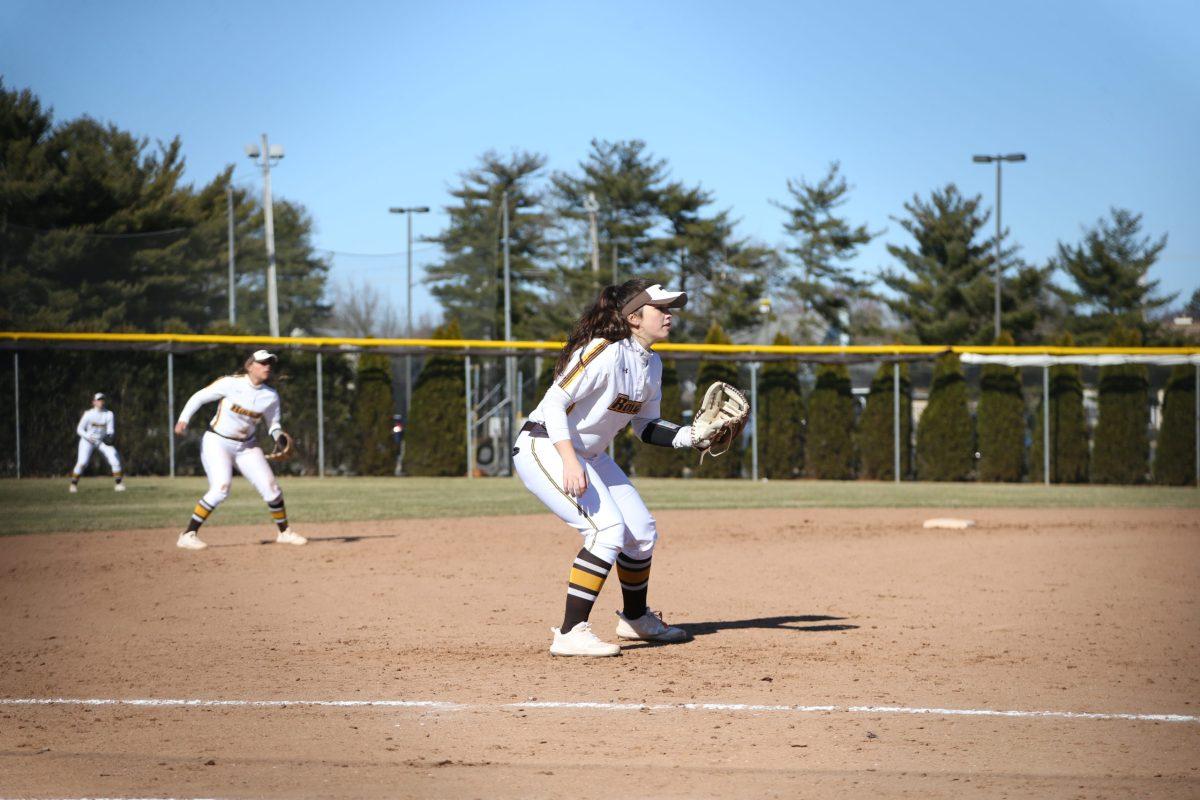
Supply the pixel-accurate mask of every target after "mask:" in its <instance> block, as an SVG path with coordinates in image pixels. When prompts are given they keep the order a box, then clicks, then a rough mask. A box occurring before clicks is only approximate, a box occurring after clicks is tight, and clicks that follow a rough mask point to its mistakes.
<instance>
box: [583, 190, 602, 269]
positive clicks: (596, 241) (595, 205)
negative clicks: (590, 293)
mask: <svg viewBox="0 0 1200 800" xmlns="http://www.w3.org/2000/svg"><path fill="white" fill-rule="evenodd" d="M583 207H584V209H586V210H587V212H588V217H589V218H590V220H591V223H590V224H591V237H592V275H593V276H595V278H596V283H600V235H599V232H598V231H597V230H596V212H597V211H599V210H600V203H599V202H598V201H597V200H596V193H595V192H588V196H587V199H586V200H584V202H583Z"/></svg>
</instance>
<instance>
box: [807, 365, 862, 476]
mask: <svg viewBox="0 0 1200 800" xmlns="http://www.w3.org/2000/svg"><path fill="white" fill-rule="evenodd" d="M805 450H806V452H805V472H806V474H808V475H809V476H810V477H813V478H821V479H824V480H849V479H851V478H853V477H854V395H853V394H852V393H851V391H850V371H849V370H848V369H847V368H846V366H845V365H844V364H822V365H821V367H820V368H819V369H818V370H817V383H816V385H815V386H814V387H813V391H812V394H811V395H810V396H809V398H808V430H807V438H806V442H805Z"/></svg>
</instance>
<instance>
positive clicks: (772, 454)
mask: <svg viewBox="0 0 1200 800" xmlns="http://www.w3.org/2000/svg"><path fill="white" fill-rule="evenodd" d="M791 343H792V342H791V340H790V339H789V338H788V337H787V336H785V335H783V334H782V333H781V334H779V335H778V336H776V337H775V344H777V345H790V344H791ZM761 375H762V377H761V379H760V380H759V384H758V408H756V409H753V413H754V417H755V420H756V424H757V426H758V474H759V475H761V476H762V477H764V478H772V479H780V478H798V477H800V476H801V475H802V474H804V396H803V395H802V394H801V392H800V380H799V378H798V377H797V375H796V363H795V362H794V361H768V362H767V363H766V364H765V365H764V367H763V369H762V373H761Z"/></svg>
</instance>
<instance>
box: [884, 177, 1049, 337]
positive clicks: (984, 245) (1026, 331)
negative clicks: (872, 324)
mask: <svg viewBox="0 0 1200 800" xmlns="http://www.w3.org/2000/svg"><path fill="white" fill-rule="evenodd" d="M980 203H981V198H980V197H979V195H976V196H975V197H971V198H967V197H963V196H962V195H961V194H960V193H959V191H958V188H957V187H956V186H955V185H954V184H949V185H947V186H946V187H945V188H944V189H941V190H936V191H934V192H933V193H932V194H931V195H930V198H929V201H928V202H926V201H924V200H921V199H920V198H919V197H915V196H914V197H913V199H912V201H911V202H909V203H905V205H904V209H905V210H906V211H907V212H908V215H909V216H908V218H906V219H897V220H896V221H897V222H899V223H900V225H901V227H903V228H904V229H905V230H906V231H908V232H909V233H910V234H912V236H913V238H915V239H916V242H917V246H916V249H912V248H909V247H898V246H896V245H888V252H889V253H891V254H892V256H893V257H895V258H896V259H897V260H898V261H899V262H900V266H901V267H903V268H904V270H905V272H903V273H902V272H892V271H885V272H884V273H882V274H881V275H880V278H881V279H882V280H883V282H884V283H885V284H887V286H888V287H889V288H891V289H892V290H893V291H894V292H895V293H896V298H895V299H893V300H888V301H887V303H888V305H889V306H891V308H892V311H894V312H895V313H896V314H897V315H898V316H899V317H900V318H901V319H902V320H904V321H905V322H907V323H908V324H909V325H910V326H912V329H913V331H914V332H915V333H916V335H917V338H918V339H919V340H920V341H921V342H922V343H923V344H967V343H983V342H987V341H990V340H991V339H992V336H993V335H994V330H995V321H994V319H995V318H994V308H995V306H994V293H995V283H994V277H993V275H994V270H995V260H996V257H995V240H994V239H992V238H987V237H986V235H985V234H984V229H985V227H986V225H987V221H988V215H987V214H986V213H985V212H983V211H982V210H981V209H980ZM981 237H983V238H981ZM1000 258H1001V262H1000V263H1001V266H1002V271H1003V273H1006V277H1005V278H1004V281H1003V283H1002V284H1001V304H1000V309H1001V317H1000V319H1001V325H1002V326H1003V327H1004V329H1006V330H1010V331H1013V332H1014V333H1015V336H1016V338H1017V339H1018V340H1019V341H1026V340H1028V339H1029V338H1030V337H1031V336H1032V334H1033V331H1034V328H1035V326H1036V324H1037V321H1038V319H1039V318H1040V317H1042V316H1045V312H1047V311H1048V309H1049V307H1050V303H1051V301H1052V297H1051V294H1050V291H1049V274H1050V267H1045V268H1037V267H1032V266H1028V265H1023V264H1021V263H1020V262H1019V260H1018V259H1017V258H1016V249H1015V248H1014V247H1011V246H1008V247H1005V246H1004V245H1003V239H1002V245H1001V254H1000ZM906 273H907V274H906Z"/></svg>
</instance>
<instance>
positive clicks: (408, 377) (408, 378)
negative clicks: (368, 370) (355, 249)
mask: <svg viewBox="0 0 1200 800" xmlns="http://www.w3.org/2000/svg"><path fill="white" fill-rule="evenodd" d="M388 211H389V212H390V213H392V214H404V215H405V216H406V217H407V218H408V280H407V281H406V283H407V288H406V293H405V300H404V317H405V319H404V335H405V337H407V338H409V339H411V338H412V333H413V326H412V287H413V279H412V215H413V214H428V213H429V206H409V207H407V208H389V209H388ZM411 407H412V356H411V355H409V356H405V357H404V417H405V419H406V420H407V419H408V417H409V416H410V415H411V412H410V409H411Z"/></svg>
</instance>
